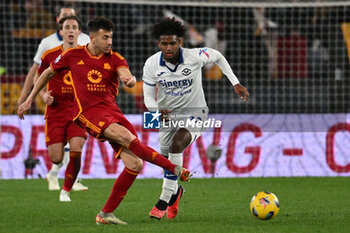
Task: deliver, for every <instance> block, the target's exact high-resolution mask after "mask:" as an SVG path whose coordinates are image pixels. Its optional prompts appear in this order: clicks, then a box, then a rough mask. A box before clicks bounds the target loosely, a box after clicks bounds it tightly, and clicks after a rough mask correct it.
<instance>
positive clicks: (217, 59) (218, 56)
mask: <svg viewBox="0 0 350 233" xmlns="http://www.w3.org/2000/svg"><path fill="white" fill-rule="evenodd" d="M198 50H199V51H198V55H199V59H200V61H201V63H202V66H204V65H206V64H210V63H216V64H217V65H218V66H219V67H220V69H221V70H222V72H223V73H224V74H225V75H226V77H227V78H228V80H230V82H231V83H232V85H233V86H234V85H236V84H238V83H239V80H238V78H237V77H236V75H235V74H234V73H233V71H232V68H231V66H230V64H229V63H228V62H227V60H226V58H225V57H224V55H222V53H220V52H219V51H217V50H215V49H211V48H200V49H198Z"/></svg>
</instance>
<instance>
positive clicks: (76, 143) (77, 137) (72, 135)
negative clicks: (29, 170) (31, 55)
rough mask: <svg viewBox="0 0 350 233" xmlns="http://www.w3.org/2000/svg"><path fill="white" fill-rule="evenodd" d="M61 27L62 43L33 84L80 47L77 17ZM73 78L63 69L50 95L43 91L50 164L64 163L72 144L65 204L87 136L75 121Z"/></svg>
mask: <svg viewBox="0 0 350 233" xmlns="http://www.w3.org/2000/svg"><path fill="white" fill-rule="evenodd" d="M59 25H60V31H61V35H62V38H63V44H62V45H60V46H57V47H55V48H52V49H49V50H47V51H46V52H45V53H44V54H43V56H42V57H41V64H40V67H39V69H38V72H37V74H36V75H35V77H34V83H35V81H36V80H37V79H38V77H39V75H40V74H42V73H43V72H44V70H45V69H47V68H48V67H49V66H50V63H51V62H52V61H55V59H56V58H57V57H58V56H59V55H60V54H61V53H62V52H63V51H65V50H67V49H69V48H74V47H76V46H77V45H78V36H79V34H80V32H81V21H80V19H78V18H77V17H76V16H67V17H64V18H62V19H61V20H60V21H59ZM70 75H71V73H70V71H69V70H62V71H61V72H59V73H57V74H55V78H53V79H51V81H50V82H49V83H48V85H47V92H45V91H44V90H42V91H41V92H40V95H41V97H42V98H43V100H44V103H45V104H46V111H45V119H46V125H45V140H46V146H47V148H48V150H49V156H50V159H51V161H52V162H53V163H55V164H59V163H61V162H62V160H63V156H64V145H65V144H66V143H67V141H68V142H69V145H70V153H69V158H70V159H69V163H68V165H67V168H66V173H65V180H64V184H63V188H62V190H61V193H60V198H59V200H60V201H64V202H66V201H71V199H70V197H69V194H70V191H71V189H72V186H73V184H74V182H75V180H76V178H77V175H78V173H79V170H80V163H81V152H82V149H83V146H84V143H85V140H86V137H87V133H86V131H85V130H84V129H82V128H80V127H79V126H77V125H76V124H74V122H73V121H72V119H73V117H74V105H73V104H74V93H73V87H72V81H71V77H70Z"/></svg>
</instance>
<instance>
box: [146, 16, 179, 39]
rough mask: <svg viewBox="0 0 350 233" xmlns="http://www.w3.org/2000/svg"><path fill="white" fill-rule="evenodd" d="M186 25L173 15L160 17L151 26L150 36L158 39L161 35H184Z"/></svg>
mask: <svg viewBox="0 0 350 233" xmlns="http://www.w3.org/2000/svg"><path fill="white" fill-rule="evenodd" d="M185 34H186V27H185V25H183V24H182V23H181V22H180V21H178V20H176V18H175V17H173V18H169V17H165V18H162V19H161V20H160V21H158V23H156V24H155V25H154V26H153V30H152V36H153V37H154V38H155V39H156V40H158V39H159V38H160V36H162V35H176V36H177V37H182V38H183V37H185Z"/></svg>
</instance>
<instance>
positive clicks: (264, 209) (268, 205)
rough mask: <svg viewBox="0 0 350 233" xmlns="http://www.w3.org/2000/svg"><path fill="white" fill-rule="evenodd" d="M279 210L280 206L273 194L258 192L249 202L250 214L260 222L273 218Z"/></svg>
mask: <svg viewBox="0 0 350 233" xmlns="http://www.w3.org/2000/svg"><path fill="white" fill-rule="evenodd" d="M279 210H280V204H279V201H278V198H277V197H276V195H275V194H273V193H270V192H266V191H265V192H258V193H257V194H256V195H254V197H253V198H252V200H251V201H250V212H251V213H252V214H253V215H254V216H255V217H257V218H258V219H261V220H269V219H271V218H273V217H275V216H276V215H277V214H278V211H279Z"/></svg>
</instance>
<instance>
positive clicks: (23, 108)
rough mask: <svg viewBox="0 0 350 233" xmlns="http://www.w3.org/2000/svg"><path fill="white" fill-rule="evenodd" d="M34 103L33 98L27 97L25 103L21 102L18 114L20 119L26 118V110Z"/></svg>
mask: <svg viewBox="0 0 350 233" xmlns="http://www.w3.org/2000/svg"><path fill="white" fill-rule="evenodd" d="M31 105H32V99H30V98H27V100H26V101H24V103H23V104H21V105H20V106H18V109H17V115H18V117H19V119H22V120H23V119H24V115H23V114H24V112H25V111H27V110H28V109H29V108H30V106H31Z"/></svg>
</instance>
